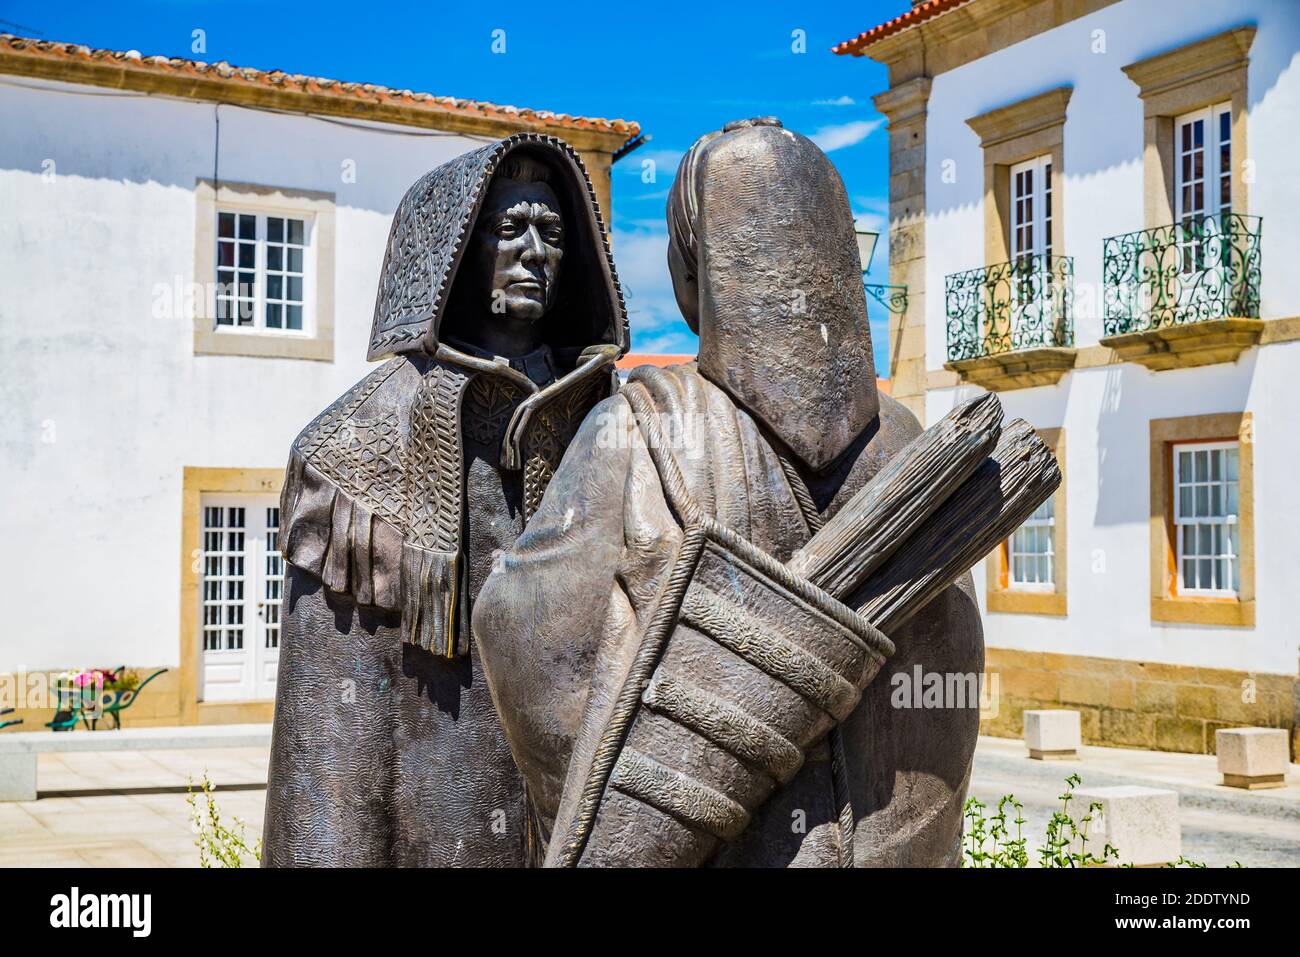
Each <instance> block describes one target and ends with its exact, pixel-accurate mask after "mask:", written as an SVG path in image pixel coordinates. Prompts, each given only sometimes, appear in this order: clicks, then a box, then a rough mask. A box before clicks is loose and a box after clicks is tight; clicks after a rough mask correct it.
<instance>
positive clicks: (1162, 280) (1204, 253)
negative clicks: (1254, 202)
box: [1102, 213, 1261, 336]
mask: <svg viewBox="0 0 1300 957" xmlns="http://www.w3.org/2000/svg"><path fill="white" fill-rule="evenodd" d="M1260 227H1261V221H1260V218H1259V217H1258V216H1238V215H1237V214H1235V213H1223V214H1220V215H1218V216H1204V217H1197V218H1195V219H1188V220H1184V221H1183V222H1181V223H1174V224H1172V225H1169V226H1159V227H1157V228H1155V229H1143V230H1139V231H1138V232H1135V233H1126V234H1125V235H1123V236H1112V237H1111V238H1110V239H1107V240H1105V241H1104V243H1103V245H1102V254H1103V257H1104V261H1103V270H1104V271H1103V280H1104V283H1105V313H1104V316H1103V321H1102V325H1103V329H1104V332H1105V335H1106V336H1118V335H1123V334H1124V333H1127V332H1145V331H1147V330H1151V329H1162V328H1166V327H1168V326H1177V325H1183V324H1186V323H1191V322H1204V321H1206V320H1209V319H1228V318H1242V319H1244V318H1252V319H1254V318H1258V317H1259V235H1260Z"/></svg>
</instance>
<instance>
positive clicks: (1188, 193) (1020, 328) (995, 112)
mask: <svg viewBox="0 0 1300 957" xmlns="http://www.w3.org/2000/svg"><path fill="white" fill-rule="evenodd" d="M836 52H838V53H841V54H852V55H858V56H867V57H870V58H872V59H874V60H877V61H879V62H882V63H884V64H886V65H887V66H888V68H889V89H888V90H887V91H885V92H883V93H880V94H879V95H878V96H877V97H876V100H875V102H876V104H877V106H878V107H879V108H880V109H881V111H882V112H884V113H885V114H886V115H887V117H888V119H889V123H890V164H891V171H890V172H891V176H890V205H891V226H890V246H891V282H893V283H898V284H903V285H906V286H907V287H908V295H909V305H908V308H907V311H906V312H905V313H904V314H903V315H902V316H900V317H896V318H895V320H894V322H893V327H892V329H891V332H892V342H891V356H892V363H891V365H892V368H891V378H892V386H893V394H894V396H895V397H896V398H899V399H901V400H903V401H904V402H906V403H907V404H908V405H909V406H910V407H911V408H912V409H913V411H915V412H916V413H917V415H918V416H920V417H921V418H922V419H923V420H928V421H931V422H933V421H934V420H935V419H937V418H938V417H940V416H942V415H943V414H944V413H946V412H947V411H948V410H949V409H950V408H952V406H953V405H954V404H955V403H957V402H959V401H961V400H963V399H965V398H968V397H970V396H971V395H974V394H976V393H977V392H978V391H979V390H980V389H995V390H998V391H999V392H1000V394H1001V398H1002V400H1003V404H1004V406H1005V408H1006V410H1007V413H1008V415H1009V416H1020V417H1023V418H1025V419H1027V420H1028V421H1029V422H1030V423H1032V424H1033V425H1034V426H1035V427H1037V428H1038V429H1039V430H1040V431H1041V433H1042V435H1043V436H1044V437H1045V438H1047V439H1048V440H1049V441H1050V442H1051V443H1052V444H1054V446H1055V448H1056V451H1057V453H1058V457H1059V459H1060V461H1061V464H1062V470H1063V473H1064V475H1065V484H1064V486H1063V487H1062V489H1061V491H1060V492H1059V493H1058V494H1057V495H1056V496H1055V499H1054V501H1053V502H1052V503H1049V504H1048V505H1046V506H1045V507H1044V508H1043V509H1042V510H1040V513H1039V514H1038V515H1036V516H1035V518H1034V519H1032V520H1031V521H1030V523H1029V524H1028V526H1027V527H1026V528H1024V529H1022V530H1021V531H1019V532H1018V533H1017V534H1016V535H1015V536H1014V537H1013V538H1012V539H1011V541H1010V542H1008V543H1007V544H1006V545H1004V546H1003V547H1002V549H1000V550H999V552H998V553H995V554H994V555H992V556H990V558H989V559H988V561H987V563H986V565H985V566H984V567H983V568H979V569H977V570H976V580H977V586H978V589H979V592H980V596H981V603H982V605H983V611H984V612H985V634H986V641H987V644H988V645H989V653H988V670H989V672H990V674H991V675H996V676H997V680H998V682H999V686H1000V691H1001V701H1000V706H1001V710H1000V713H999V714H998V715H997V716H996V717H995V718H993V719H991V720H990V721H989V723H988V725H987V728H988V729H989V730H991V731H993V732H994V733H1004V734H1018V733H1019V728H1020V712H1021V711H1022V710H1023V709H1024V708H1025V707H1034V706H1037V707H1043V706H1046V707H1052V706H1057V707H1060V706H1065V707H1072V708H1074V707H1077V708H1079V709H1081V710H1082V712H1083V717H1084V734H1085V738H1087V739H1089V740H1091V741H1094V742H1102V743H1112V744H1120V745H1132V746H1145V747H1158V748H1162V749H1168V750H1182V751H1210V750H1212V749H1213V744H1214V730H1215V729H1216V728H1218V727H1222V726H1233V725H1242V724H1249V725H1267V726H1273V727H1284V728H1290V729H1293V740H1295V733H1294V729H1295V728H1296V726H1297V715H1298V714H1300V688H1298V686H1297V681H1296V669H1297V655H1298V652H1300V648H1298V646H1300V627H1297V624H1296V621H1297V618H1298V617H1300V615H1298V613H1297V606H1296V604H1295V600H1296V592H1295V591H1294V589H1295V583H1296V581H1297V580H1300V550H1298V549H1297V544H1296V543H1297V542H1300V510H1298V509H1297V508H1296V507H1295V481H1296V476H1297V475H1298V474H1300V441H1297V437H1298V436H1300V428H1298V424H1300V389H1298V388H1297V382H1300V341H1297V340H1298V339H1300V269H1297V267H1296V264H1297V263H1300V232H1298V231H1297V230H1295V229H1292V228H1291V223H1290V217H1291V216H1293V215H1294V216H1300V179H1298V178H1297V175H1296V173H1297V165H1296V154H1297V150H1298V149H1300V132H1298V130H1300V5H1298V4H1296V3H1294V2H1291V0H1196V2H1188V3H1178V4H1170V3H1166V2H1161V0H1077V2H1071V3H1062V2H1053V0H930V2H925V3H917V4H914V7H913V9H912V10H910V11H907V12H906V13H904V14H903V15H902V16H900V17H899V18H897V19H895V20H892V21H890V22H888V23H885V24H882V25H880V26H878V27H876V28H874V29H872V30H870V31H868V32H866V33H863V34H862V35H860V36H859V37H857V38H855V39H853V40H849V41H846V42H845V43H843V44H841V45H840V46H838V47H837V48H836Z"/></svg>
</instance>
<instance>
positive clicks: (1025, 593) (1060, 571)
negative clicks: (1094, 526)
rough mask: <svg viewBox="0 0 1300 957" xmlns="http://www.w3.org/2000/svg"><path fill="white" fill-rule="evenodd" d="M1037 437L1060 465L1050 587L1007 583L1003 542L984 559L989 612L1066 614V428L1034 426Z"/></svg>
mask: <svg viewBox="0 0 1300 957" xmlns="http://www.w3.org/2000/svg"><path fill="white" fill-rule="evenodd" d="M1036 431H1037V432H1038V437H1039V438H1041V439H1042V440H1043V441H1044V442H1045V443H1046V444H1047V445H1048V447H1050V448H1051V449H1052V451H1053V452H1055V453H1056V462H1057V465H1059V466H1060V469H1061V484H1060V486H1059V487H1058V488H1057V490H1056V492H1055V493H1054V494H1053V496H1052V506H1053V513H1054V516H1055V517H1054V520H1053V523H1052V552H1053V559H1052V561H1053V568H1052V580H1053V584H1054V590H1053V591H1050V592H1049V591H1031V590H1028V589H1017V588H1011V587H1008V584H1007V573H1008V569H1007V543H1006V542H1005V541H1003V542H1002V544H1001V545H999V546H998V547H997V548H995V549H994V550H993V551H992V552H990V553H989V556H988V558H986V559H985V561H984V583H985V589H984V591H985V604H986V606H987V607H988V610H989V612H990V613H1000V614H1013V615H1053V616H1058V617H1061V616H1065V615H1066V614H1068V610H1067V607H1068V604H1067V599H1066V594H1067V587H1066V586H1067V585H1068V583H1069V565H1068V555H1069V550H1068V535H1067V532H1068V521H1069V519H1068V516H1067V514H1066V471H1065V429H1064V428H1056V429H1037V430H1036Z"/></svg>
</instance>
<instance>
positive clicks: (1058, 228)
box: [966, 86, 1073, 266]
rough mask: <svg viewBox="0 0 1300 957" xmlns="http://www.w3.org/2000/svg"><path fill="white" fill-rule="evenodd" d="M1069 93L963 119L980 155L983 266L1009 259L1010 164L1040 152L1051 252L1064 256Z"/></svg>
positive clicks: (1062, 90)
mask: <svg viewBox="0 0 1300 957" xmlns="http://www.w3.org/2000/svg"><path fill="white" fill-rule="evenodd" d="M1072 92H1073V88H1072V87H1069V86H1059V87H1056V88H1055V89H1051V90H1047V91H1046V92H1043V93H1039V94H1037V95H1035V96H1031V97H1028V98H1027V99H1024V100H1020V101H1018V102H1016V103H1011V104H1009V105H1007V106H1001V107H998V108H997V109H996V110H990V111H988V112H987V113H981V114H980V115H979V116H973V117H971V118H970V119H968V120H967V121H966V125H967V126H969V127H970V128H971V129H972V130H974V132H975V134H976V135H977V136H978V137H979V138H980V148H981V149H982V150H983V152H984V265H986V266H991V265H994V264H995V263H1003V262H1007V261H1009V260H1010V258H1011V252H1010V224H1011V177H1010V169H1011V166H1012V165H1014V164H1015V163H1019V162H1021V161H1022V160H1027V159H1032V158H1033V157H1035V156H1042V155H1044V154H1050V155H1051V157H1052V254H1053V255H1054V256H1062V255H1064V254H1065V195H1064V190H1063V185H1064V181H1063V177H1064V171H1065V148H1064V144H1065V113H1066V107H1067V106H1068V104H1069V102H1070V94H1071V93H1072Z"/></svg>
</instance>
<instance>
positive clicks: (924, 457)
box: [786, 393, 1061, 635]
mask: <svg viewBox="0 0 1300 957" xmlns="http://www.w3.org/2000/svg"><path fill="white" fill-rule="evenodd" d="M1060 484H1061V472H1060V469H1059V468H1058V467H1057V464H1056V456H1055V455H1054V454H1053V453H1052V450H1051V449H1049V448H1048V447H1047V446H1046V445H1044V444H1043V442H1042V440H1041V439H1039V438H1038V436H1037V435H1035V434H1034V430H1033V427H1032V426H1030V425H1029V423H1027V422H1025V421H1024V420H1023V419H1014V420H1012V421H1011V422H1010V423H1008V424H1007V425H1006V426H1005V427H1003V425H1002V403H1001V402H999V401H998V398H997V396H996V395H993V394H992V393H987V394H985V395H981V396H979V397H978V398H975V399H971V400H970V401H968V402H965V403H962V404H961V405H959V406H957V407H956V408H955V409H953V410H952V411H951V412H949V413H948V414H947V415H946V416H944V417H943V418H942V419H941V420H939V422H937V423H936V424H935V425H933V426H931V427H930V428H928V429H926V430H925V431H924V432H923V433H921V434H920V435H918V436H917V437H916V438H915V439H913V440H912V442H911V443H909V444H908V445H907V446H906V447H905V448H904V449H903V450H902V451H901V452H899V453H898V455H896V456H894V458H893V459H891V460H890V461H889V464H888V465H886V466H885V468H884V469H882V470H881V471H880V473H879V474H878V475H877V476H876V477H875V478H874V479H872V480H871V481H870V482H868V483H867V484H866V485H865V486H863V488H862V489H860V490H859V491H858V493H857V494H856V495H855V496H853V498H852V499H851V500H850V501H849V502H848V503H847V504H846V505H845V506H844V507H843V508H841V509H840V510H839V512H837V513H836V514H835V516H834V518H832V519H831V520H830V521H828V522H827V523H826V525H825V526H823V527H822V529H821V530H820V531H818V532H817V534H816V535H815V536H813V538H812V540H811V541H809V542H808V544H807V545H805V546H804V547H803V548H802V549H800V550H799V551H798V552H796V553H795V554H794V556H793V557H792V558H791V559H790V561H789V562H788V563H787V566H786V567H788V568H789V569H790V570H791V571H793V572H795V573H796V574H798V575H802V576H803V577H805V578H807V579H809V580H810V581H812V582H813V583H814V584H816V585H818V586H820V587H821V588H823V589H825V590H826V591H827V592H829V593H830V594H831V595H834V596H835V597H836V598H838V599H840V600H841V601H844V602H846V603H848V604H850V605H853V606H854V607H856V608H857V609H858V611H859V612H861V613H862V615H863V616H864V617H865V618H866V619H867V620H868V621H870V622H871V623H872V624H873V625H875V626H876V627H877V628H879V629H880V630H881V631H883V632H884V633H885V634H886V635H888V634H890V633H891V632H892V631H894V630H895V629H896V628H897V627H898V626H899V625H901V624H902V623H903V622H905V621H906V620H907V619H908V618H910V617H911V616H912V615H914V614H915V613H916V612H917V611H919V610H920V609H921V608H923V607H925V605H926V604H927V603H928V602H929V601H930V600H931V599H933V598H934V597H935V596H936V595H938V594H939V593H940V592H941V591H943V589H944V588H946V587H947V586H948V585H950V584H951V583H952V582H953V581H955V580H956V579H957V578H958V577H959V576H960V575H962V574H963V573H964V572H966V571H968V570H969V569H970V568H971V567H972V566H973V565H974V564H975V563H976V562H978V561H979V560H980V559H981V558H983V557H984V556H985V555H987V554H988V553H989V552H990V551H992V550H993V549H994V548H996V547H997V546H998V544H999V543H1000V542H1002V541H1003V540H1004V539H1006V538H1007V537H1008V536H1010V535H1011V533H1012V532H1013V531H1015V529H1016V528H1018V527H1019V526H1020V524H1021V523H1022V522H1024V521H1025V519H1027V518H1028V517H1029V516H1030V515H1031V514H1032V513H1033V511H1034V510H1035V509H1036V508H1038V506H1039V505H1041V504H1042V503H1043V502H1044V501H1046V499H1047V498H1048V496H1050V495H1051V494H1052V493H1053V492H1054V491H1055V490H1056V488H1057V486H1059V485H1060Z"/></svg>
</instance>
